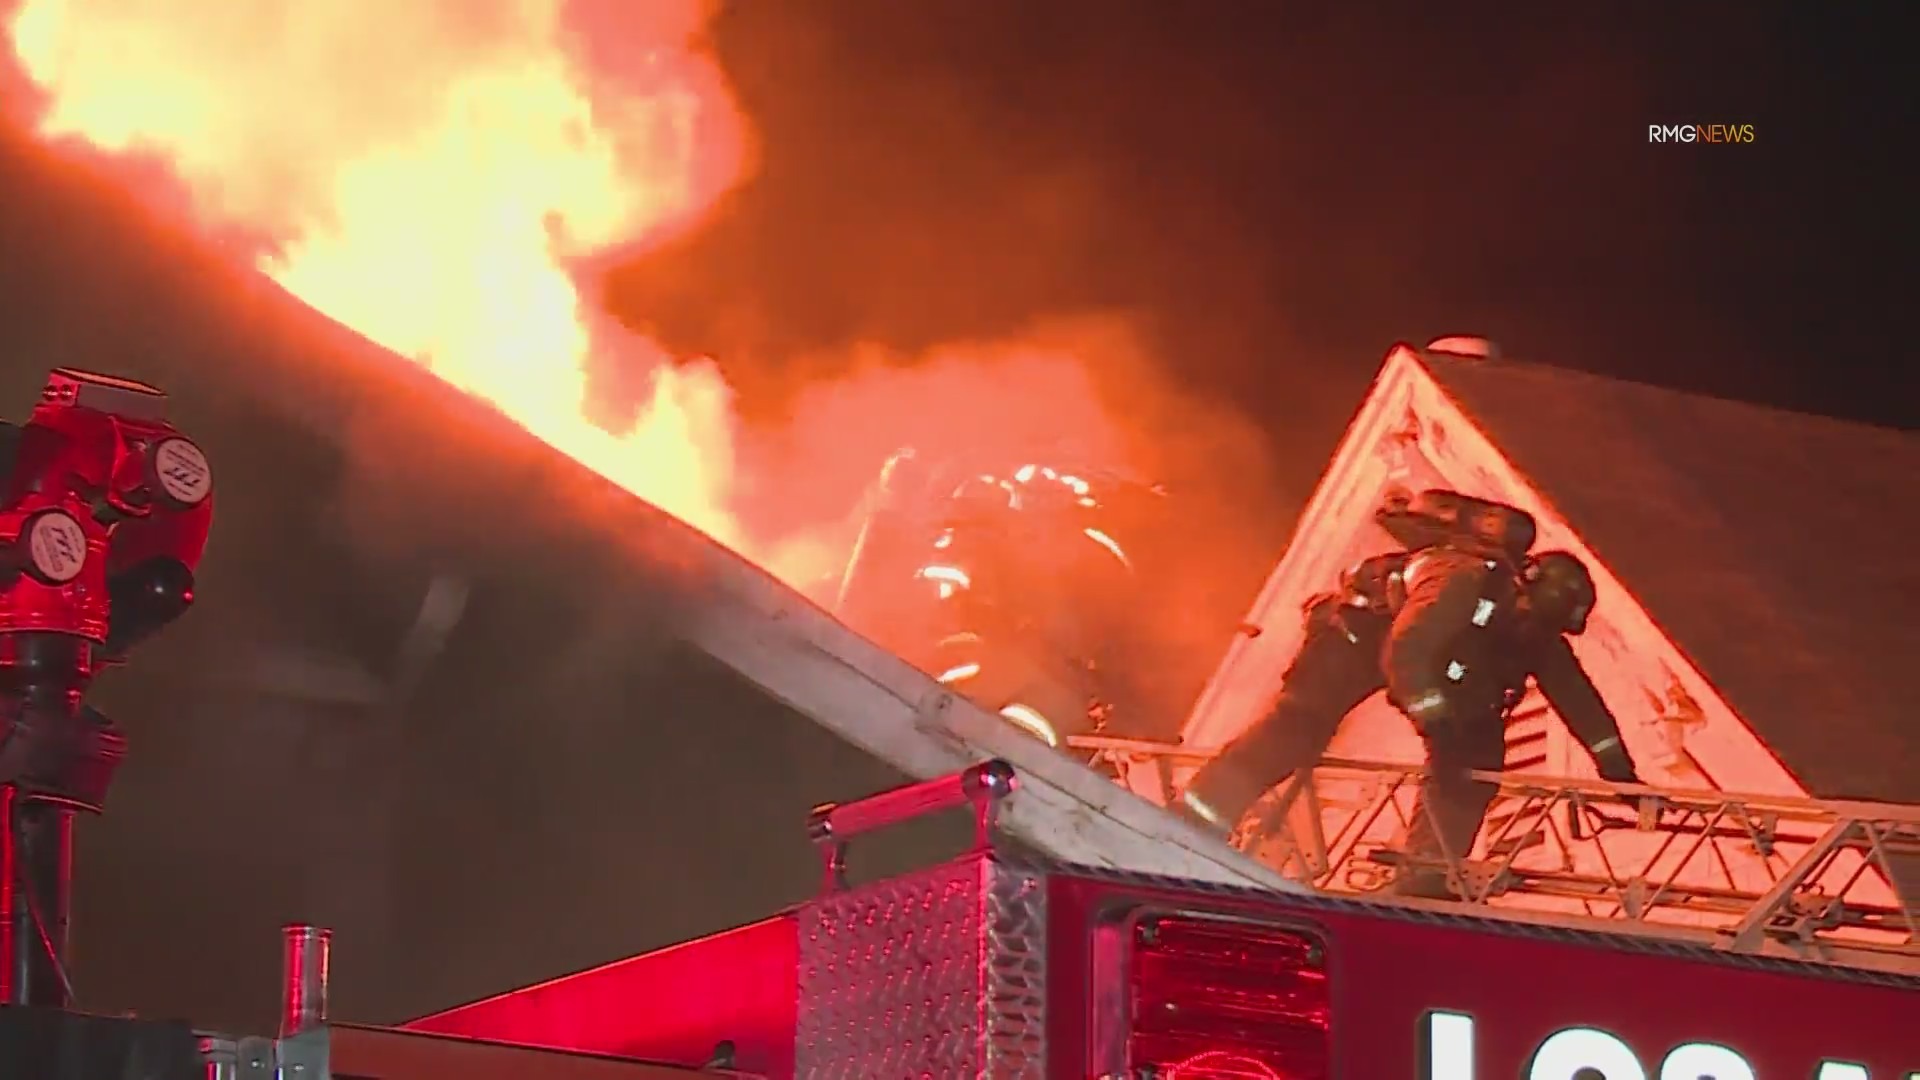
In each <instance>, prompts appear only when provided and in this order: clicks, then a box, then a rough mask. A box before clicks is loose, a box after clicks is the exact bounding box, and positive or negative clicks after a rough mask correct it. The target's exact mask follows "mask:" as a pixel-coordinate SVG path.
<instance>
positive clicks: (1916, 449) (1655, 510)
mask: <svg viewBox="0 0 1920 1080" xmlns="http://www.w3.org/2000/svg"><path fill="white" fill-rule="evenodd" d="M1422 362H1423V363H1424V365H1425V366H1426V367H1427V369H1428V370H1429V371H1430V372H1431V373H1432V374H1433V376H1434V378H1435V379H1436V381H1437V382H1438V383H1439V385H1440V386H1441V388H1442V389H1443V390H1444V392H1445V393H1446V394H1447V395H1448V396H1449V397H1450V398H1452V399H1453V400H1454V402H1455V403H1456V404H1457V405H1458V406H1459V407H1460V409H1461V410H1462V412H1464V413H1465V414H1466V415H1467V416H1468V418H1469V419H1471V420H1472V422H1473V423H1474V424H1475V426H1476V427H1479V428H1480V429H1481V430H1482V431H1483V432H1484V433H1485V434H1486V436H1487V437H1488V438H1489V439H1491V440H1492V441H1493V443H1494V444H1495V445H1496V446H1498V447H1499V448H1500V450H1501V452H1502V454H1503V456H1505V457H1506V458H1507V459H1508V461H1509V462H1510V463H1511V464H1512V465H1513V466H1514V467H1515V468H1516V469H1518V470H1519V471H1520V472H1522V473H1523V474H1525V476H1526V477H1527V478H1528V480H1529V481H1530V482H1531V483H1532V484H1533V485H1534V486H1535V488H1536V489H1537V490H1539V491H1540V492H1541V493H1542V494H1543V495H1544V496H1545V497H1546V498H1547V499H1548V500H1550V501H1551V502H1552V503H1553V505H1554V506H1555V508H1556V509H1558V510H1559V511H1560V512H1561V513H1562V514H1563V515H1564V518H1565V520H1566V521H1567V524H1568V525H1569V526H1570V527H1572V528H1573V529H1574V530H1575V531H1576V532H1577V533H1578V534H1579V535H1580V536H1581V538H1582V539H1583V540H1584V541H1585V542H1586V543H1587V545H1588V546H1589V547H1590V548H1591V550H1593V552H1594V553H1595V554H1596V555H1598V556H1599V558H1601V559H1602V560H1603V561H1605V562H1606V563H1607V565H1608V566H1609V567H1610V568H1611V569H1612V570H1613V572H1614V573H1615V574H1616V575H1617V576H1618V577H1619V578H1620V579H1621V580H1622V581H1623V582H1625V583H1626V585H1627V587H1628V588H1629V589H1631V590H1632V592H1633V593H1634V594H1635V596H1636V597H1637V598H1638V599H1639V600H1640V602H1641V604H1642V605H1643V607H1644V608H1645V610H1646V611H1647V613H1648V615H1649V616H1650V617H1651V618H1652V619H1653V620H1654V621H1655V622H1656V623H1657V624H1658V625H1659V626H1660V627H1661V628H1662V629H1663V630H1664V631H1666V633H1667V634H1668V635H1669V637H1670V638H1671V640H1672V641H1673V642H1674V643H1675V644H1676V645H1677V646H1678V647H1679V648H1680V650H1681V651H1682V652H1684V653H1685V654H1686V655H1687V656H1688V658H1689V659H1690V660H1691V661H1692V662H1693V664H1694V665H1695V666H1696V667H1697V668H1698V669H1699V670H1700V671H1701V673H1702V674H1703V675H1705V677H1706V678H1707V679H1708V681H1710V682H1711V683H1713V684H1714V686H1715V687H1716V688H1717V689H1718V690H1719V691H1720V693H1721V695H1722V696H1723V698H1724V699H1725V700H1726V701H1727V703H1728V704H1729V705H1730V706H1731V707H1732V708H1733V709H1734V710H1735V711H1736V712H1738V713H1739V714H1740V716H1741V717H1742V719H1744V720H1745V721H1746V722H1747V724H1748V726H1749V727H1751V728H1752V730H1753V731H1754V733H1755V734H1756V735H1758V736H1759V737H1760V738H1761V739H1762V740H1764V741H1765V742H1766V743H1767V745H1768V746H1769V747H1770V748H1771V749H1772V750H1773V752H1774V753H1775V754H1777V755H1778V756H1779V758H1780V759H1781V761H1782V762H1783V763H1784V764H1785V765H1786V766H1787V768H1789V769H1790V770H1792V772H1793V773H1794V774H1795V775H1796V776H1797V777H1798V778H1799V779H1800V781H1801V783H1802V785H1803V786H1804V787H1805V788H1806V789H1807V790H1808V791H1809V792H1810V793H1811V794H1814V795H1816V796H1825V797H1831V798H1858V799H1878V800H1888V801H1897V802H1920V767H1917V766H1920V710H1917V709H1916V708H1915V705H1914V700H1915V696H1914V689H1913V681H1912V680H1913V679H1914V677H1915V676H1914V675H1913V672H1914V670H1915V665H1916V663H1920V619H1916V617H1915V614H1914V612H1913V610H1912V607H1913V605H1916V604H1920V559H1917V558H1916V553H1915V552H1914V550H1913V548H1912V547H1911V544H1912V543H1913V538H1914V537H1915V536H1920V435H1916V434H1914V433H1911V432H1901V431H1896V430H1891V429H1884V428H1877V427H1870V426H1867V425H1862V424H1852V423H1845V422H1841V421H1837V420H1831V419H1827V418H1823V417H1816V416H1808V415H1802V414H1798V413H1791V412H1784V411H1780V410H1776V409H1768V408H1762V407H1759V406H1755V405H1748V404H1742V403H1738V402H1732V401H1726V400H1722V399H1718V398H1712V397H1705V396H1702V395H1698V394H1689V393H1682V392H1678V391H1673V390H1664V389H1659V388H1656V387H1651V386H1646V385H1641V384H1637V383H1629V382H1622V381H1618V380H1614V379H1607V378H1601V377H1598V376H1594V375H1589V374H1585V373H1581V372H1575V371H1569V370H1565V369H1559V368H1552V367H1543V366H1538V365H1535V364H1529V363H1524V362H1514V361H1504V360H1491V361H1489V360H1469V359H1459V358H1452V357H1447V356H1439V355H1433V354H1428V355H1426V356H1424V357H1423V359H1422Z"/></svg>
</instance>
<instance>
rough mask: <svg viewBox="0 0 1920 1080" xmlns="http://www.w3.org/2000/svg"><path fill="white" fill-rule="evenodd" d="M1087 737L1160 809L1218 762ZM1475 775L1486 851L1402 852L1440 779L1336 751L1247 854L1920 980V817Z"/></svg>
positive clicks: (1278, 793) (1266, 808)
mask: <svg viewBox="0 0 1920 1080" xmlns="http://www.w3.org/2000/svg"><path fill="white" fill-rule="evenodd" d="M1073 742H1074V744H1075V746H1076V747H1078V748H1079V749H1084V750H1088V751H1091V752H1093V754H1094V755H1095V757H1096V758H1097V759H1099V760H1100V761H1103V762H1104V763H1105V764H1106V765H1107V766H1108V767H1109V768H1111V769H1114V770H1116V771H1117V772H1118V773H1119V774H1120V776H1121V778H1122V781H1123V783H1125V784H1126V785H1127V786H1128V787H1131V788H1133V789H1134V790H1135V791H1136V793H1139V794H1142V795H1144V796H1146V797H1148V798H1151V799H1156V801H1164V799H1165V793H1166V792H1167V791H1168V790H1169V788H1170V786H1171V785H1170V779H1171V777H1172V776H1174V775H1175V774H1176V773H1178V772H1182V771H1185V770H1186V769H1188V768H1191V767H1192V766H1193V765H1196V764H1198V763H1199V762H1201V761H1203V760H1205V755H1200V754H1194V753H1192V752H1189V751H1184V750H1181V749H1179V748H1175V747H1168V746H1165V745H1162V744H1155V743H1141V742H1133V741H1126V740H1115V739H1100V738H1092V739H1084V740H1080V739H1076V740H1073ZM1475 777H1476V779H1479V780H1482V781H1484V782H1486V783H1489V784H1493V785H1496V786H1497V788H1498V791H1499V794H1498V797H1497V798H1496V799H1495V801H1494V804H1493V807H1492V808H1491V810H1490V811H1489V813H1488V815H1487V820H1486V822H1485V824H1484V825H1483V826H1482V828H1481V831H1480V835H1479V838H1478V840H1477V841H1476V843H1475V845H1474V849H1473V851H1472V852H1448V853H1446V854H1445V856H1444V857H1436V858H1429V859H1423V860H1414V859H1412V858H1411V857H1409V856H1408V854H1407V853H1406V852H1404V851H1403V850H1401V844H1402V842H1403V838H1404V837H1405V835H1406V832H1407V828H1408V825H1409V824H1410V822H1411V821H1412V815H1413V814H1414V813H1416V812H1418V810H1417V805H1418V804H1417V800H1416V798H1415V796H1416V794H1417V793H1418V791H1419V788H1420V785H1421V782H1422V781H1423V779H1424V778H1425V772H1424V770H1423V769H1422V768H1420V767H1418V766H1410V765H1401V764H1393V763H1387V762H1377V761H1358V760H1351V759H1332V758H1330V759H1327V760H1325V761H1323V762H1321V764H1320V765H1319V766H1318V767H1317V768H1315V769H1312V770H1309V771H1303V773H1302V774H1301V775H1299V776H1296V777H1295V778H1294V779H1293V780H1291V781H1289V782H1288V783H1286V784H1284V785H1282V786H1281V787H1280V788H1278V789H1276V790H1275V791H1274V792H1273V793H1271V794H1270V795H1269V796H1268V797H1267V798H1266V799H1265V800H1264V801H1263V802H1262V803H1261V804H1260V805H1259V806H1258V807H1256V809H1255V811H1254V813H1253V815H1252V816H1250V817H1249V818H1248V820H1247V822H1246V823H1243V825H1242V828H1241V831H1240V833H1239V835H1238V836H1236V843H1237V845H1238V846H1240V847H1242V848H1243V849H1244V850H1246V851H1247V852H1248V853H1249V854H1251V855H1254V856H1255V857H1256V858H1258V859H1259V860H1260V861H1262V862H1264V863H1266V864H1267V865H1269V866H1272V867H1274V868H1276V869H1278V870H1279V871H1281V872H1282V873H1283V874H1285V875H1286V876H1287V877H1290V878H1293V879H1294V880H1297V881H1301V882H1303V883H1306V884H1310V885H1312V886H1314V887H1316V888H1318V889H1321V890H1325V891H1330V892H1342V893H1366V892H1373V891H1376V890H1384V889H1385V888H1386V887H1387V886H1388V885H1389V884H1390V882H1391V879H1392V878H1393V876H1394V875H1395V874H1396V873H1404V872H1406V871H1407V870H1409V869H1418V870H1426V871H1440V872H1443V873H1444V874H1445V876H1446V879H1447V881H1448V884H1449V886H1450V889H1451V891H1452V892H1453V893H1454V894H1455V897H1456V901H1455V902H1458V903H1465V904H1470V905H1476V906H1480V907H1484V908H1487V909H1489V912H1490V913H1491V914H1499V915H1512V916H1516V917H1523V918H1526V919H1528V921H1539V920H1540V919H1542V918H1546V919H1549V920H1552V921H1563V920H1564V921H1566V922H1568V923H1570V924H1578V925H1592V924H1593V923H1595V921H1596V920H1597V921H1600V922H1602V923H1603V924H1605V925H1607V926H1609V927H1611V928H1614V929H1618V930H1620V931H1623V932H1628V933H1644V934H1653V935H1658V936H1662V937H1673V936H1675V935H1676V934H1680V935H1683V936H1691V937H1698V938H1701V939H1704V940H1706V941H1710V942H1711V943H1712V944H1713V946H1714V947H1715V948H1718V949H1722V950H1727V951H1733V952H1746V953H1763V954H1769V955H1785V956H1793V957H1796V958H1801V959H1808V960H1817V961H1823V962H1828V963H1834V964H1839V965H1843V966H1854V967H1868V968H1875V969H1879V970H1891V971H1903V972H1911V973H1920V806H1908V805H1898V804H1890V803H1867V802H1843V801H1832V800H1817V799H1805V798H1786V797H1779V796H1766V795H1742V794H1732V793H1726V792H1714V791H1689V790H1681V789H1668V788H1659V787H1651V786H1647V785H1641V784H1613V783H1607V782H1605V781H1600V780H1582V779H1568V778H1563V777H1547V776H1535V775H1521V774H1513V773H1476V774H1475ZM1390 895H1391V894H1390V893H1383V896H1390Z"/></svg>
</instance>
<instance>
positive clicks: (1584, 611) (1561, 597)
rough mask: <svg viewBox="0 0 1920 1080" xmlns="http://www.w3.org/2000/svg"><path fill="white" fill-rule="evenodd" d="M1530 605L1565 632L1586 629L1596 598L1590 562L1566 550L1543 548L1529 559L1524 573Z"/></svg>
mask: <svg viewBox="0 0 1920 1080" xmlns="http://www.w3.org/2000/svg"><path fill="white" fill-rule="evenodd" d="M1523 576H1524V577H1525V578H1526V583H1527V606H1528V607H1529V608H1530V609H1532V611H1533V612H1534V614H1535V615H1536V616H1538V617H1540V618H1542V619H1544V620H1545V621H1546V623H1547V624H1548V625H1551V626H1555V627H1557V628H1558V629H1559V630H1560V631H1561V632H1562V633H1567V634H1578V633H1580V632H1581V631H1583V630H1585V629H1586V628H1587V617H1588V616H1590V615H1592V614H1593V603H1594V599H1595V594H1594V588H1593V574H1592V573H1590V572H1589V571H1588V570H1587V564H1586V563H1583V562H1581V561H1580V559H1579V558H1578V557H1577V556H1575V555H1573V554H1571V553H1569V552H1565V551H1543V552H1540V553H1539V554H1538V555H1534V556H1531V557H1530V558H1528V559H1527V564H1526V569H1525V571H1524V573H1523Z"/></svg>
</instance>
